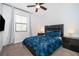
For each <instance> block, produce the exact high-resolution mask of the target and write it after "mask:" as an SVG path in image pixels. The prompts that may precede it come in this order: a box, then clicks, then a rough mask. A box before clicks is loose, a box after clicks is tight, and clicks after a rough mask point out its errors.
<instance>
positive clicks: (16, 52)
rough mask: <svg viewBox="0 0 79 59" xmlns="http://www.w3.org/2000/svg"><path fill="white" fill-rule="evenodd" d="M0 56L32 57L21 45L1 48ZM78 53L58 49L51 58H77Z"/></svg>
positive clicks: (61, 48)
mask: <svg viewBox="0 0 79 59" xmlns="http://www.w3.org/2000/svg"><path fill="white" fill-rule="evenodd" d="M0 55H1V56H33V55H32V54H31V52H30V51H29V50H28V49H27V48H26V47H25V46H23V45H22V44H21V43H17V44H11V45H8V46H5V47H3V49H2V52H1V54H0ZM78 55H79V53H77V52H74V51H71V50H68V49H65V48H63V47H60V48H59V49H57V50H56V51H55V52H54V53H53V54H52V56H78Z"/></svg>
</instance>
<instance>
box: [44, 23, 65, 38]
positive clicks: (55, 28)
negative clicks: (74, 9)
mask: <svg viewBox="0 0 79 59" xmlns="http://www.w3.org/2000/svg"><path fill="white" fill-rule="evenodd" d="M47 31H54V32H61V37H63V36H64V24H57V25H49V26H45V32H47Z"/></svg>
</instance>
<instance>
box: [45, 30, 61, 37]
mask: <svg viewBox="0 0 79 59" xmlns="http://www.w3.org/2000/svg"><path fill="white" fill-rule="evenodd" d="M45 36H50V37H60V36H61V33H60V32H53V31H49V32H46V33H45Z"/></svg>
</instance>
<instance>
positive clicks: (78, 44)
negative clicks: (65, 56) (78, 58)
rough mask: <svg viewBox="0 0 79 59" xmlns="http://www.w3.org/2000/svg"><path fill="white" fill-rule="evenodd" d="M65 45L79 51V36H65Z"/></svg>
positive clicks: (63, 39)
mask: <svg viewBox="0 0 79 59" xmlns="http://www.w3.org/2000/svg"><path fill="white" fill-rule="evenodd" d="M62 41H63V47H64V48H67V49H70V50H73V51H76V52H79V38H75V37H63V38H62Z"/></svg>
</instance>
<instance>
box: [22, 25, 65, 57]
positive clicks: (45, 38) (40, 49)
mask: <svg viewBox="0 0 79 59" xmlns="http://www.w3.org/2000/svg"><path fill="white" fill-rule="evenodd" d="M63 32H64V31H63V24H58V25H50V26H45V34H44V35H41V36H32V37H28V38H25V39H24V40H23V42H22V43H23V45H25V46H26V47H27V48H28V49H29V50H30V51H31V53H32V54H33V55H35V56H49V55H51V54H52V53H54V52H55V51H56V49H58V48H59V47H60V46H61V44H62V40H61V38H60V37H62V36H63Z"/></svg>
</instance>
